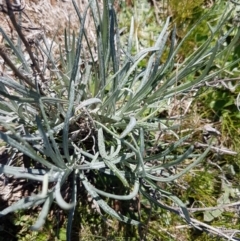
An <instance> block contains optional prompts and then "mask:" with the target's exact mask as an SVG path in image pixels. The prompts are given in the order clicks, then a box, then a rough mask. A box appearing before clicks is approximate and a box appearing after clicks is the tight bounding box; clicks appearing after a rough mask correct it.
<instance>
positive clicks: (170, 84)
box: [0, 0, 238, 240]
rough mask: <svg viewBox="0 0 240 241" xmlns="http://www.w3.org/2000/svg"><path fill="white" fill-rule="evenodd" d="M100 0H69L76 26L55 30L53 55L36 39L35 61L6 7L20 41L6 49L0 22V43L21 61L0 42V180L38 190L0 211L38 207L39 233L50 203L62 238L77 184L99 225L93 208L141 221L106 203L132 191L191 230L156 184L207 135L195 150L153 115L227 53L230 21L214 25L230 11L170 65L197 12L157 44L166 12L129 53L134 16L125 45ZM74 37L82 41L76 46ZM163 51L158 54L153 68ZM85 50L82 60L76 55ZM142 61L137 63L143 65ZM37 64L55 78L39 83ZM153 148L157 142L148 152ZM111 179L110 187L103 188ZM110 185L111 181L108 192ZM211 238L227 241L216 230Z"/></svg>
mask: <svg viewBox="0 0 240 241" xmlns="http://www.w3.org/2000/svg"><path fill="white" fill-rule="evenodd" d="M103 3H104V6H103V11H101V9H100V7H99V5H98V1H89V3H88V5H87V6H86V10H85V11H84V13H83V15H81V13H80V12H79V10H78V7H77V4H76V3H75V1H74V0H73V5H74V7H75V9H76V13H77V15H78V18H79V22H80V24H81V28H80V30H79V33H78V34H77V36H75V34H70V30H69V31H66V32H65V47H64V49H62V48H61V49H60V51H59V56H53V55H52V53H51V45H50V46H49V45H48V43H47V42H46V41H44V39H45V38H44V35H43V36H41V40H42V41H39V39H38V41H37V40H36V49H35V50H36V52H37V53H38V54H39V55H38V56H39V58H41V59H39V60H38V61H36V58H35V57H34V55H33V52H32V48H31V46H30V45H29V43H28V41H26V38H25V37H24V35H23V34H22V32H21V29H20V27H19V25H18V24H17V21H16V18H15V15H14V12H15V11H16V9H15V5H11V4H10V3H8V4H7V11H6V14H7V15H8V16H9V17H10V19H11V21H12V24H13V26H14V27H15V29H16V31H17V33H18V36H19V42H20V43H23V45H24V46H25V50H26V52H24V50H23V49H22V48H21V46H22V44H18V45H17V46H15V44H14V43H13V42H12V40H11V39H10V38H9V37H8V36H7V34H6V33H5V32H4V31H3V29H0V31H1V33H2V35H3V37H4V40H5V43H7V44H8V45H9V46H10V47H11V51H12V53H14V54H15V55H16V56H17V58H18V61H20V62H21V67H20V68H16V66H15V63H14V62H13V59H14V58H13V56H10V57H8V56H7V55H6V52H5V50H4V49H6V48H5V46H1V48H0V55H1V57H2V58H3V60H4V61H5V62H6V64H7V65H8V68H10V69H11V70H12V71H13V73H14V75H12V76H11V75H9V74H7V73H3V75H2V76H0V86H1V89H0V94H1V105H0V113H1V115H0V123H1V125H2V126H3V127H4V130H3V131H1V132H0V137H1V139H2V140H3V141H4V142H5V143H6V147H7V148H8V150H9V153H12V156H11V158H10V159H9V161H8V162H7V163H5V164H1V165H0V172H1V173H3V174H4V175H5V176H6V178H7V177H8V176H9V175H11V176H14V177H15V178H23V179H28V180H32V181H33V182H35V183H36V182H41V183H42V187H41V188H42V189H41V190H38V191H36V192H35V193H34V195H31V196H27V197H23V198H22V199H21V200H19V201H18V202H16V203H14V204H12V205H11V206H9V207H7V208H6V209H4V210H2V211H1V212H0V217H1V216H4V215H6V214H8V213H10V212H14V211H16V210H19V209H27V208H30V207H33V206H36V205H42V210H41V212H40V213H39V217H38V219H37V221H36V223H35V224H33V225H32V226H31V229H32V230H39V229H40V228H41V227H42V226H43V225H44V222H45V219H46V217H47V214H48V212H49V210H50V208H51V205H52V203H53V202H56V203H57V204H58V205H59V207H60V208H62V209H65V210H68V212H69V216H68V226H67V240H71V229H72V221H73V216H74V213H75V208H76V203H77V201H78V191H79V187H80V186H82V187H84V188H85V190H86V191H87V193H88V194H89V196H90V197H91V198H92V200H93V203H94V206H95V208H96V209H97V210H98V212H99V214H100V215H101V216H102V217H103V219H104V220H105V221H106V222H109V220H108V217H107V218H106V216H104V215H103V213H102V212H101V210H103V211H104V212H105V213H107V214H108V215H110V216H111V217H114V218H116V219H118V220H120V221H122V222H125V223H127V224H131V225H136V226H138V227H140V226H143V225H144V220H142V218H141V215H140V213H139V212H138V214H137V215H135V214H129V213H121V212H117V211H116V210H114V209H113V208H112V207H111V205H110V204H109V199H114V200H120V201H123V202H124V201H129V200H133V199H136V198H137V196H138V195H140V196H141V200H142V202H145V203H150V205H151V206H153V205H154V206H156V207H159V208H163V209H165V210H168V211H171V212H173V213H175V214H176V215H178V216H179V217H180V218H182V219H183V220H185V221H186V222H187V223H188V224H189V225H193V226H194V227H195V228H198V229H201V225H204V224H202V223H199V222H200V221H197V220H196V219H194V218H192V217H191V216H190V215H189V212H188V210H187V207H186V206H185V204H184V203H183V202H182V201H181V200H180V199H179V198H178V197H177V196H176V195H174V194H173V193H171V191H169V190H167V189H165V188H164V185H167V184H171V183H172V182H174V181H176V180H178V179H179V178H180V177H182V176H183V175H184V174H186V173H188V172H189V171H190V170H191V169H192V168H194V167H196V166H198V165H199V163H201V162H202V161H203V160H204V159H205V158H206V156H207V155H208V153H209V151H210V149H211V141H210V142H209V145H208V146H207V148H206V149H205V150H199V149H197V148H195V146H194V145H192V144H191V143H190V144H189V143H188V142H187V140H188V139H189V138H190V137H191V136H192V133H189V134H186V135H182V134H181V133H179V132H178V129H179V126H178V125H177V123H176V122H174V121H168V120H166V119H162V118H159V117H158V115H157V113H159V111H164V110H168V108H169V106H171V104H172V103H173V102H174V101H176V100H177V101H181V100H182V99H183V98H184V96H185V94H186V93H189V92H193V93H195V92H197V90H196V88H198V86H199V85H203V84H205V83H207V82H209V81H210V80H212V79H213V78H214V77H215V76H216V75H218V74H219V73H221V71H222V69H213V70H211V67H212V66H213V65H214V63H215V62H217V61H218V59H219V58H221V57H222V56H224V55H225V54H226V53H227V52H228V46H226V45H224V43H225V41H226V38H227V37H228V35H229V34H230V33H231V32H232V31H233V29H234V28H235V27H234V26H233V27H232V29H231V30H229V31H227V32H226V31H225V28H224V27H225V24H226V22H227V21H228V20H229V18H230V17H231V16H232V9H229V10H228V9H226V11H225V12H224V13H223V15H222V17H221V19H220V20H219V21H218V22H217V23H216V25H215V26H211V25H209V37H208V39H207V40H206V41H205V42H204V43H203V44H202V45H201V46H200V47H199V48H198V49H197V50H196V51H194V52H193V53H192V54H191V55H190V56H189V57H188V58H186V59H185V60H184V61H183V62H182V63H181V64H179V63H175V58H176V56H177V54H178V51H179V48H180V47H181V45H182V44H183V42H184V41H185V39H186V38H187V37H188V36H189V35H190V34H191V32H192V31H193V29H194V28H195V27H196V26H198V24H199V22H201V21H203V20H204V19H205V18H206V16H203V17H202V18H201V19H200V20H199V22H198V23H197V24H196V25H195V26H194V27H193V28H192V30H190V31H189V32H188V33H187V34H186V35H185V36H184V37H183V39H182V41H181V42H180V44H179V45H178V46H175V38H176V29H173V31H172V35H171V44H170V46H169V47H168V46H167V45H166V43H167V40H168V38H169V36H170V31H169V30H168V29H169V26H170V18H167V19H166V22H165V23H164V25H163V26H162V31H161V33H160V34H159V36H158V38H157V39H156V42H155V43H154V46H153V47H149V48H145V49H143V50H139V51H138V52H137V53H136V54H132V48H133V37H134V21H133V20H132V22H131V28H130V33H129V38H128V42H127V46H126V47H122V46H121V44H120V32H119V28H118V25H117V20H116V14H115V11H114V9H113V6H112V3H111V1H108V0H104V1H103ZM89 11H90V12H91V15H90V16H92V19H93V21H94V24H95V27H96V34H95V38H96V43H97V45H96V49H97V58H95V57H96V56H94V53H93V49H92V48H91V46H90V43H89V41H88V39H89V37H88V32H87V31H86V29H85V27H86V26H85V24H84V23H85V20H86V17H87V15H88V13H89ZM237 37H238V36H237V35H236V38H237ZM83 41H85V42H86V44H87V48H86V49H85V50H84V49H83V48H82V44H83ZM121 50H123V53H124V54H123V55H121ZM86 51H87V52H86ZM23 52H24V54H23ZM164 53H165V54H166V53H167V56H168V57H167V59H166V60H164V61H163V62H162V64H161V65H160V63H161V60H162V56H163V54H164ZM26 56H28V57H29V58H26ZM42 56H44V57H42ZM86 56H90V60H89V59H87V60H88V61H84V60H86V59H84V57H86ZM11 57H12V58H11ZM29 59H30V61H29ZM144 59H147V61H146V66H144V67H143V66H142V65H141V61H143V60H144ZM40 60H41V61H40ZM237 61H238V60H236V61H235V62H233V63H229V64H226V65H225V66H224V68H225V69H227V68H230V67H231V66H232V65H233V64H236V62H237ZM47 66H51V68H49V71H50V72H51V76H55V78H51V79H49V80H48V81H47V77H48V74H47V73H48V71H47ZM196 73H198V74H196ZM15 76H16V77H15ZM186 80H187V81H186ZM162 140H164V141H162ZM186 143H188V144H186ZM153 146H154V147H158V146H160V147H161V148H160V147H159V149H158V148H156V150H155V151H154V149H153V148H152V147H153ZM19 152H20V153H23V154H24V155H26V156H28V157H29V158H30V160H31V161H30V163H24V165H23V163H21V162H19V160H18V159H16V158H15V156H16V154H17V153H19ZM173 169H174V170H175V171H173ZM113 177H114V178H115V179H116V180H117V181H116V183H118V185H116V186H111V180H112V179H113ZM100 180H101V183H100ZM159 183H161V184H163V185H159ZM100 184H101V185H100ZM109 184H110V185H109ZM113 185H114V184H113ZM117 187H120V188H119V189H117V190H116V188H117ZM65 196H66V197H65ZM139 205H141V202H140V201H139ZM208 231H210V232H213V233H214V232H215V229H213V230H212V229H211V227H208ZM141 235H143V234H142V233H141ZM221 235H222V236H223V237H228V238H230V240H233V238H231V237H229V236H227V235H226V234H224V233H221Z"/></svg>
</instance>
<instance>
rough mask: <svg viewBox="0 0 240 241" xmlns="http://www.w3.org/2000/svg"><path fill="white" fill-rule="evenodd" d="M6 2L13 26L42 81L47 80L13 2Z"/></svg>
mask: <svg viewBox="0 0 240 241" xmlns="http://www.w3.org/2000/svg"><path fill="white" fill-rule="evenodd" d="M6 2H7V9H8V12H7V14H8V16H9V18H10V20H11V22H12V24H13V27H14V29H15V30H16V31H17V33H18V35H19V37H20V38H21V40H22V42H23V43H24V45H25V47H26V50H27V52H28V54H29V57H30V59H31V61H32V64H33V67H34V68H35V69H36V71H37V73H38V74H39V76H40V78H41V80H42V82H45V79H44V76H43V74H42V72H41V70H40V69H39V66H38V64H37V61H36V60H35V58H34V55H33V52H32V50H31V46H30V45H29V43H28V41H27V40H26V38H25V37H24V35H23V33H22V31H21V28H20V27H19V25H18V23H17V22H16V19H15V15H14V12H13V9H12V7H11V4H10V2H9V0H7V1H6Z"/></svg>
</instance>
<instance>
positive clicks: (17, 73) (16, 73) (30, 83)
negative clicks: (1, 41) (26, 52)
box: [0, 46, 36, 89]
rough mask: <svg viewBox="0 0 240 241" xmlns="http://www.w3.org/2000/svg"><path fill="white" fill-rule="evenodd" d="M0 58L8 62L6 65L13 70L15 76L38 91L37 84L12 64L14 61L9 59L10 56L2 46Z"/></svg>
mask: <svg viewBox="0 0 240 241" xmlns="http://www.w3.org/2000/svg"><path fill="white" fill-rule="evenodd" d="M0 56H1V57H2V58H3V60H4V61H5V62H6V64H7V65H8V66H9V67H10V68H11V70H12V71H13V72H14V74H15V75H16V76H17V77H18V78H20V79H21V80H23V81H25V82H26V83H27V84H28V85H30V86H31V87H33V88H34V89H36V86H35V84H33V83H32V82H31V80H30V79H28V78H27V77H25V76H24V75H23V74H22V73H21V72H20V71H19V70H18V69H17V68H16V66H15V65H14V64H13V63H12V61H11V60H10V59H9V58H8V56H7V55H6V53H5V50H4V48H3V47H2V46H0Z"/></svg>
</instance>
